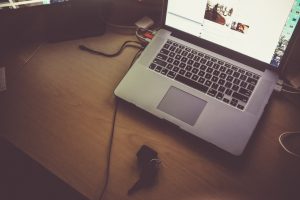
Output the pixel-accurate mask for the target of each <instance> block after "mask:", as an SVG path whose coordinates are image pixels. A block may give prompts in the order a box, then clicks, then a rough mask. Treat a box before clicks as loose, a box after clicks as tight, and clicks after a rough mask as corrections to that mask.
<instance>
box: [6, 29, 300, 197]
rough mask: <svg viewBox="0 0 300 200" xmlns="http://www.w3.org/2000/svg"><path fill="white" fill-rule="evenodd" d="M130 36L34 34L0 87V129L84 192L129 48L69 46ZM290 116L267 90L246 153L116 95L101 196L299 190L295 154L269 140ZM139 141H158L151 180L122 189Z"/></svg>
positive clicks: (111, 43)
mask: <svg viewBox="0 0 300 200" xmlns="http://www.w3.org/2000/svg"><path fill="white" fill-rule="evenodd" d="M132 39H135V38H134V36H130V35H122V34H118V33H114V32H108V33H106V34H105V35H104V36H101V37H94V38H86V39H81V40H75V41H67V42H62V43H56V44H43V45H42V46H40V47H39V49H38V50H37V51H36V52H35V54H34V56H33V57H32V58H31V59H30V60H29V62H27V63H26V64H25V65H24V59H23V58H24V57H26V56H27V55H28V53H27V54H26V52H28V49H27V51H24V52H25V53H24V52H23V54H22V53H21V54H20V55H19V56H15V59H16V58H18V59H19V60H21V61H18V62H14V64H13V65H14V66H9V67H8V70H7V71H8V91H7V92H5V93H3V94H1V96H0V98H1V99H0V102H1V105H0V109H1V112H0V120H1V126H0V133H1V135H2V136H3V137H5V138H6V139H8V140H9V141H10V142H12V143H13V144H14V145H16V146H17V147H18V148H19V149H21V150H22V151H24V152H25V153H27V154H28V155H29V156H30V157H32V158H33V159H34V160H36V161H38V162H39V163H40V164H41V165H43V166H44V167H46V168H47V169H48V170H50V171H51V172H52V173H54V174H55V175H56V176H58V177H59V178H61V179H62V180H64V181H65V182H66V183H68V184H69V185H70V186H72V187H73V188H75V189H76V190H77V191H79V192H80V193H82V194H83V195H85V196H87V197H88V198H89V199H93V200H94V199H95V200H96V199H98V198H99V194H100V192H101V190H102V188H103V186H104V180H105V167H106V154H107V150H108V144H109V137H110V133H111V129H112V121H113V111H114V106H115V96H114V95H113V90H114V88H115V87H116V86H117V84H118V82H119V81H120V80H121V78H122V77H123V76H124V74H125V73H126V71H127V69H128V67H129V65H130V62H131V60H132V58H133V57H134V55H135V53H136V50H135V49H127V50H125V51H124V52H123V53H122V54H121V55H120V56H119V57H116V58H105V57H100V56H95V55H91V54H88V53H86V52H81V51H79V50H78V48H77V46H78V45H79V44H86V45H88V46H90V47H92V48H94V49H98V50H102V51H107V52H110V51H111V52H114V51H115V50H116V49H118V47H119V46H120V45H121V44H122V43H123V42H124V41H125V40H132ZM25 55H26V56H25ZM29 55H30V53H29ZM25 60H26V59H25ZM298 100H299V99H298ZM299 118H300V106H299V103H297V101H296V100H295V99H294V98H292V97H290V96H277V95H274V96H273V97H272V99H271V101H270V103H269V105H268V106H267V108H266V111H265V113H264V115H263V117H262V119H261V122H260V123H259V124H258V126H257V129H256V131H255V133H254V135H253V137H252V138H251V140H250V142H249V145H248V146H247V148H246V151H245V153H244V154H243V155H242V156H241V157H232V156H230V155H228V154H227V153H225V152H223V151H221V150H219V149H217V148H215V147H213V146H212V145H210V144H207V143H206V142H204V141H202V140H200V139H195V138H194V137H193V136H190V135H189V134H187V133H185V132H184V131H182V130H179V129H177V128H176V127H174V126H172V125H170V124H166V123H164V122H162V121H160V120H159V119H157V118H155V117H154V116H152V115H150V114H148V113H146V112H144V111H142V110H140V109H138V108H136V107H134V106H132V105H130V104H127V103H125V102H122V101H121V102H120V104H119V109H118V113H117V118H116V127H115V136H114V141H113V148H112V160H111V171H110V177H109V185H108V188H107V191H106V193H105V198H104V199H108V200H109V199H112V200H115V199H131V200H133V199H143V200H146V199H172V200H183V199H184V200H194V199H214V200H216V199H220V200H224V199H231V200H232V199H273V200H276V199H278V200H279V199H289V200H293V199H295V200H296V199H299V198H300V191H299V185H300V170H299V169H300V160H296V159H295V158H293V157H291V156H290V155H288V154H287V153H285V152H284V151H283V150H282V148H281V147H280V145H279V143H278V136H279V135H280V134H281V133H282V132H284V131H293V130H300V124H299ZM143 144H147V145H149V146H151V147H153V148H154V149H155V150H156V151H158V153H159V157H160V159H161V160H162V161H163V166H162V169H161V170H160V172H159V180H158V183H157V185H155V186H154V187H152V188H149V189H144V190H141V191H139V192H138V193H136V194H134V195H132V196H130V197H128V196H127V195H126V194H127V190H128V189H129V187H131V185H132V184H133V183H134V182H135V181H136V180H137V178H138V175H139V172H138V169H137V165H136V156H135V154H136V152H137V151H138V149H139V148H140V146H141V145H143Z"/></svg>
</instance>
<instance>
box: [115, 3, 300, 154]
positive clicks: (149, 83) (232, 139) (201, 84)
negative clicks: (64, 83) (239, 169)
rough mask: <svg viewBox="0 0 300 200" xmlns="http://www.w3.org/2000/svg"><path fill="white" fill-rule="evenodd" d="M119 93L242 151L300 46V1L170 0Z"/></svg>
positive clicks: (202, 135) (236, 151) (228, 148)
mask: <svg viewBox="0 0 300 200" xmlns="http://www.w3.org/2000/svg"><path fill="white" fill-rule="evenodd" d="M164 4H165V5H164V10H163V13H164V17H163V18H164V25H163V28H162V29H161V30H159V31H158V32H157V34H156V36H155V37H154V39H153V40H152V41H151V42H150V43H149V45H148V46H147V48H146V49H145V50H144V52H143V53H142V55H141V56H140V57H139V59H138V60H137V61H136V62H135V64H134V65H133V66H132V68H131V69H130V70H129V72H128V73H127V74H126V75H125V77H124V78H123V79H122V81H121V82H120V83H119V85H118V86H117V88H116V89H115V95H116V96H118V97H120V98H122V99H124V100H126V101H128V102H130V103H132V104H134V105H136V106H138V107H140V108H141V109H144V110H146V111H147V112H149V113H152V114H153V115H155V116H157V117H159V118H161V119H165V120H167V121H169V122H171V123H173V124H175V125H177V126H178V127H180V128H181V129H183V130H185V131H187V132H189V133H191V134H193V135H195V136H197V137H199V138H201V139H203V140H205V141H207V142H209V143H212V144H213V145H215V146H217V147H219V148H221V149H223V150H225V151H227V152H229V153H231V154H233V155H241V154H242V152H243V151H244V149H245V147H246V145H247V142H248V141H249V139H250V137H251V135H252V134H253V131H254V129H255V127H256V125H257V123H258V121H259V119H260V117H261V116H262V114H263V111H264V108H265V106H266V104H267V103H268V100H269V98H270V96H271V94H272V92H273V90H274V87H275V85H276V82H277V80H278V77H279V73H280V70H282V68H283V66H284V64H285V62H286V60H287V55H288V51H289V49H290V48H291V46H292V45H293V41H294V39H293V38H294V37H295V33H296V31H295V30H297V29H298V28H296V25H297V23H298V20H299V12H300V0H277V1H272V0H265V1H260V0H253V1H240V0H207V1H205V0H185V1H182V0H168V1H165V3H164Z"/></svg>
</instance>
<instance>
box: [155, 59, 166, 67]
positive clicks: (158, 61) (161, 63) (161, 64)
mask: <svg viewBox="0 0 300 200" xmlns="http://www.w3.org/2000/svg"><path fill="white" fill-rule="evenodd" d="M153 63H155V64H157V65H160V66H162V67H165V66H166V65H167V62H165V61H162V60H159V59H157V58H156V59H154V61H153Z"/></svg>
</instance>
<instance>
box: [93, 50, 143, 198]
mask: <svg viewBox="0 0 300 200" xmlns="http://www.w3.org/2000/svg"><path fill="white" fill-rule="evenodd" d="M142 51H143V49H140V50H139V51H138V52H137V53H136V54H135V56H134V58H133V59H132V62H131V64H130V66H129V69H130V68H131V67H132V65H133V63H134V61H135V60H136V59H137V58H138V56H139V55H140V54H141V52H142ZM118 107H119V100H118V98H117V99H116V103H115V109H114V114H113V120H112V128H111V134H110V138H109V145H108V151H107V157H106V159H107V163H106V172H105V182H104V186H103V189H102V191H101V194H100V197H99V200H102V199H103V197H104V194H105V191H106V188H107V186H108V182H109V174H110V163H111V162H110V161H111V152H112V146H113V140H114V135H115V124H116V118H117V113H118Z"/></svg>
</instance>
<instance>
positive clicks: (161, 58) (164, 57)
mask: <svg viewBox="0 0 300 200" xmlns="http://www.w3.org/2000/svg"><path fill="white" fill-rule="evenodd" d="M156 58H158V59H160V60H167V58H168V56H166V55H164V54H161V53H159V54H158V55H157V56H156Z"/></svg>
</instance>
